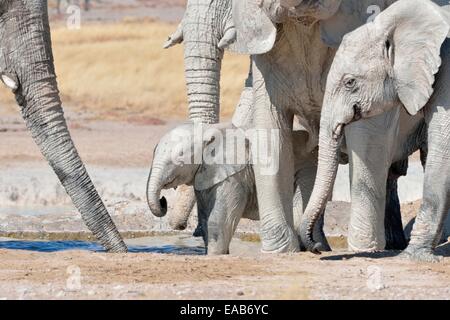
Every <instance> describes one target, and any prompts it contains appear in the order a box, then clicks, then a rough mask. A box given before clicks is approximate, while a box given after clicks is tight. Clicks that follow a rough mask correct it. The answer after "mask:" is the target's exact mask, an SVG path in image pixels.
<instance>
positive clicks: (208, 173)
mask: <svg viewBox="0 0 450 320" xmlns="http://www.w3.org/2000/svg"><path fill="white" fill-rule="evenodd" d="M194 126H195V125H194V124H192V123H189V124H185V125H182V126H179V127H177V128H175V129H173V130H171V131H170V132H169V133H167V134H166V135H165V136H164V137H163V138H162V139H161V140H160V142H159V144H158V146H157V147H156V148H155V151H154V156H153V163H152V168H151V171H150V175H149V179H148V184H147V200H148V204H149V207H150V209H151V211H152V212H153V214H155V215H156V216H158V217H161V216H163V215H165V214H166V212H167V202H166V200H165V198H161V199H160V193H161V190H162V189H170V188H175V187H177V186H179V185H183V184H185V185H189V186H191V185H193V186H194V189H195V194H196V199H197V208H198V218H199V225H200V231H201V232H200V234H199V236H202V237H203V239H204V241H205V246H206V248H207V252H208V254H210V255H216V254H228V253H229V245H230V241H231V239H232V237H233V234H234V232H235V230H236V227H237V225H238V223H239V221H240V219H241V218H247V219H251V220H259V214H258V206H257V201H256V189H255V183H254V175H253V170H252V166H251V165H249V164H243V165H227V164H222V165H208V164H206V163H202V164H183V165H181V164H180V163H178V164H176V163H174V161H173V159H172V157H173V155H172V152H173V150H178V147H179V146H180V144H181V145H182V146H183V148H184V149H185V150H186V149H188V148H193V140H187V141H183V142H180V141H179V140H178V139H177V137H179V136H180V133H181V136H186V133H189V132H190V133H191V134H192V135H193V132H194V131H193V130H194ZM215 127H216V128H217V129H218V130H220V132H223V133H224V132H225V130H227V129H231V128H232V126H230V125H226V124H224V125H216V126H215ZM242 134H243V133H242ZM294 135H295V137H296V141H297V144H296V146H297V148H295V157H296V159H297V160H298V161H296V177H295V180H296V184H295V189H296V192H295V197H294V202H295V203H296V208H298V209H299V210H300V211H301V212H303V209H304V208H303V207H304V206H306V203H307V202H308V200H309V197H310V193H307V192H305V191H304V190H312V186H313V185H314V178H315V173H316V164H317V150H315V151H314V152H311V153H306V152H304V149H305V148H304V143H306V134H305V132H301V131H297V132H294ZM188 143H189V145H188ZM203 143H204V145H203V148H206V147H207V146H208V145H210V144H211V142H210V141H204V142H203ZM224 145H226V140H224V141H223V142H222V146H224ZM246 150H247V152H249V148H248V146H247V147H246ZM301 212H300V213H299V215H298V216H299V217H300V215H301ZM299 223H300V219H298V221H296V224H297V225H298V224H299ZM322 224H323V221H322V222H321V223H320V224H318V225H317V228H316V230H315V237H317V238H319V239H321V241H324V242H323V244H324V245H323V247H322V249H323V250H328V249H329V247H328V244H327V242H326V238H325V236H324V234H323V232H322Z"/></svg>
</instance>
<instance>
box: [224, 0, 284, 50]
mask: <svg viewBox="0 0 450 320" xmlns="http://www.w3.org/2000/svg"><path fill="white" fill-rule="evenodd" d="M259 2H261V1H258V0H233V3H232V6H233V13H232V14H233V22H234V26H235V28H236V41H235V43H233V45H232V46H230V48H229V49H230V50H231V51H234V52H237V53H241V54H263V53H266V52H268V51H270V50H271V49H272V48H273V46H274V44H275V40H276V37H277V29H276V27H275V24H274V23H273V22H272V21H271V20H270V18H269V17H268V16H267V14H266V13H265V12H264V10H263V9H262V8H261V7H259V5H258V3H259Z"/></svg>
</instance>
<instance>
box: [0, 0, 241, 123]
mask: <svg viewBox="0 0 450 320" xmlns="http://www.w3.org/2000/svg"><path fill="white" fill-rule="evenodd" d="M55 2H56V1H50V7H51V10H52V8H53V7H54V6H55ZM126 2H127V1H123V3H122V4H121V5H122V6H125V4H124V3H126ZM144 2H145V1H144ZM147 2H149V5H152V2H155V1H147ZM165 2H166V1H165ZM171 2H174V1H168V2H167V3H165V5H166V6H167V5H170V4H171ZM177 3H179V4H180V5H182V4H183V3H184V1H183V0H181V1H180V0H178V1H175V4H177ZM95 5H96V2H93V4H92V6H94V9H92V11H94V10H95ZM154 5H155V6H158V5H157V4H154ZM125 8H126V7H125ZM150 8H151V7H150ZM118 10H120V9H118ZM83 14H84V13H83V12H82V13H81V18H82V20H81V28H80V29H78V30H71V29H68V28H67V26H66V23H65V19H64V16H62V17H55V18H54V19H52V25H51V27H52V28H51V30H52V40H53V52H54V58H55V66H56V72H57V75H58V83H59V88H60V91H61V96H62V100H63V104H64V106H65V108H66V110H67V109H70V110H74V111H80V112H83V113H87V114H88V115H90V116H91V117H94V118H95V117H99V118H102V119H105V118H106V119H114V120H119V119H121V120H126V119H127V118H129V117H132V118H133V117H136V116H141V117H155V118H162V119H166V118H168V117H170V118H175V119H183V118H185V117H186V115H187V97H186V88H185V80H184V65H183V49H182V46H177V47H173V48H171V49H169V50H164V49H163V48H162V45H163V43H164V42H165V40H166V39H167V37H168V35H170V34H172V33H173V32H174V31H175V29H176V27H177V23H175V22H166V21H161V20H158V19H155V18H148V17H147V18H139V17H138V18H136V17H131V16H130V17H127V16H124V17H122V18H121V19H119V20H118V21H110V22H95V21H94V22H84V21H83ZM105 14H108V13H105ZM247 72H248V58H247V57H245V56H238V55H231V54H227V55H226V57H225V60H224V64H223V77H222V83H221V91H222V115H223V116H224V117H229V116H230V115H232V112H233V110H234V106H235V104H236V103H237V101H238V99H239V96H240V92H241V90H242V88H243V85H244V81H245V78H246V75H247ZM0 103H2V104H3V105H7V106H8V110H10V109H12V108H16V106H15V104H14V99H13V96H12V94H11V93H10V92H9V91H8V90H7V89H6V88H4V87H3V86H2V88H1V89H0Z"/></svg>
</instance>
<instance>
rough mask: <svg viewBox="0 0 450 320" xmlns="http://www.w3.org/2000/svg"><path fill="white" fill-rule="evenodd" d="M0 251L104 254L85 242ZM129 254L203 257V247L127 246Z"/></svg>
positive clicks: (3, 244)
mask: <svg viewBox="0 0 450 320" xmlns="http://www.w3.org/2000/svg"><path fill="white" fill-rule="evenodd" d="M0 249H9V250H26V251H36V252H60V251H67V250H85V251H93V252H104V251H105V250H104V249H103V248H102V247H101V246H100V245H98V244H97V243H94V242H86V241H0ZM128 252H130V253H165V254H177V255H204V254H205V248H203V247H185V246H176V245H165V246H128Z"/></svg>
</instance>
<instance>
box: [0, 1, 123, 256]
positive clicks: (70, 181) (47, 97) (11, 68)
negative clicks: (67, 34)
mask: <svg viewBox="0 0 450 320" xmlns="http://www.w3.org/2000/svg"><path fill="white" fill-rule="evenodd" d="M0 49H1V54H0V59H1V61H0V68H1V71H2V80H3V82H4V83H5V84H6V85H7V86H8V87H9V88H10V89H11V90H13V92H14V94H15V96H16V100H17V102H18V104H19V106H20V108H21V112H22V115H23V118H24V119H25V122H26V125H27V127H28V129H29V130H30V131H31V134H32V136H33V139H34V140H35V141H36V144H37V145H38V147H39V148H40V150H41V152H42V154H43V155H44V157H45V158H46V159H47V161H48V162H49V164H50V166H51V167H52V168H53V170H54V171H55V173H56V175H57V176H58V178H59V180H60V181H61V183H62V185H63V186H64V188H65V189H66V191H67V193H68V194H69V196H70V197H71V199H72V201H73V203H74V205H75V207H76V208H77V209H78V210H79V211H80V213H81V216H82V218H83V220H84V222H85V223H86V225H87V226H88V228H89V230H90V231H92V233H93V234H94V235H95V237H96V238H97V239H98V240H99V241H100V243H101V244H102V245H103V246H104V247H105V248H106V249H107V250H108V251H111V252H125V251H126V250H127V248H126V246H125V244H124V242H123V240H122V238H121V236H120V234H119V232H118V231H117V228H116V226H115V225H114V222H113V221H112V220H111V217H110V216H109V214H108V212H107V210H106V208H105V206H104V204H103V202H102V200H101V199H100V196H99V195H98V193H97V191H96V190H95V187H94V185H93V184H92V181H91V179H90V178H89V175H88V173H87V172H86V169H85V167H84V165H83V162H82V161H81V159H80V157H79V155H78V153H77V150H76V148H75V146H74V144H73V142H72V139H71V137H70V134H69V131H68V129H67V124H66V121H65V119H64V114H63V110H62V108H61V100H60V97H59V91H58V86H57V83H56V75H55V68H54V65H53V55H52V47H51V39H50V28H49V24H48V14H47V1H43V0H3V1H1V2H0Z"/></svg>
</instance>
